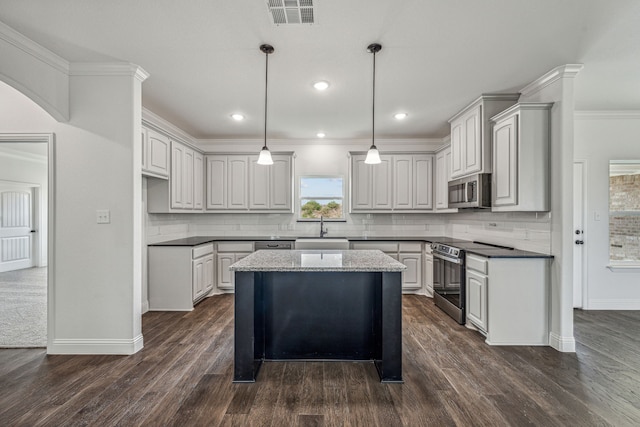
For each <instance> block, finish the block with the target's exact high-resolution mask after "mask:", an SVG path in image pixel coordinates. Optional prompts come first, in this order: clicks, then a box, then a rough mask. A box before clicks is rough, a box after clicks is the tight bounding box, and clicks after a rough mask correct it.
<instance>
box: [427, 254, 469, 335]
mask: <svg viewBox="0 0 640 427" xmlns="http://www.w3.org/2000/svg"><path fill="white" fill-rule="evenodd" d="M431 250H432V251H433V291H434V293H433V299H434V301H435V303H436V305H437V306H438V307H440V308H441V309H442V310H443V311H444V312H445V313H447V314H448V315H449V316H451V317H452V318H453V319H454V320H455V321H456V322H458V323H459V324H461V325H462V324H464V323H465V299H466V287H465V263H464V260H465V253H464V250H462V249H460V248H456V247H453V246H449V245H446V244H444V243H433V244H432V245H431Z"/></svg>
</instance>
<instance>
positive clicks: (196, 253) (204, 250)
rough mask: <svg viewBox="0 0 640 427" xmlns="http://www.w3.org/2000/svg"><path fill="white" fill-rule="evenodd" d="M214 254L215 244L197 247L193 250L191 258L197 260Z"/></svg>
mask: <svg viewBox="0 0 640 427" xmlns="http://www.w3.org/2000/svg"><path fill="white" fill-rule="evenodd" d="M212 253H213V243H207V244H206V245H200V246H196V247H195V248H193V249H192V250H191V258H192V259H196V258H200V257H201V256H205V255H208V254H212Z"/></svg>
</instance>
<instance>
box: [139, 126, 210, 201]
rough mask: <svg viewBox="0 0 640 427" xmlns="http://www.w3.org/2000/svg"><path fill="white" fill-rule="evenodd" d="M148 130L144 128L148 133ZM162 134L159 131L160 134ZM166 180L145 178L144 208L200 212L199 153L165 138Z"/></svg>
mask: <svg viewBox="0 0 640 427" xmlns="http://www.w3.org/2000/svg"><path fill="white" fill-rule="evenodd" d="M150 133H151V130H148V135H149V134H150ZM160 136H162V135H160ZM168 142H169V147H170V153H171V154H170V164H171V168H170V170H169V180H168V181H167V180H166V179H148V180H147V211H148V212H150V213H171V212H185V213H187V212H190V213H193V212H202V208H203V203H202V199H203V196H202V187H203V180H204V177H203V173H204V171H203V170H204V167H203V157H202V154H201V153H199V152H198V151H196V150H194V149H193V148H191V147H189V146H187V145H186V144H182V143H180V142H178V141H174V140H168Z"/></svg>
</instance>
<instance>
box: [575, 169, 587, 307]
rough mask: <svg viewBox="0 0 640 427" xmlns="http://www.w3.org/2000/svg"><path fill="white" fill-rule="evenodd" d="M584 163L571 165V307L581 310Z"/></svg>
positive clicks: (582, 299)
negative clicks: (572, 242)
mask: <svg viewBox="0 0 640 427" xmlns="http://www.w3.org/2000/svg"><path fill="white" fill-rule="evenodd" d="M584 167H585V165H584V163H583V162H575V163H574V164H573V241H574V244H573V307H574V308H582V307H583V301H584V296H583V292H584V253H585V248H584V246H585V236H584V210H585V203H584V194H585V193H584V186H585V182H584V177H585V176H584V172H585V170H584Z"/></svg>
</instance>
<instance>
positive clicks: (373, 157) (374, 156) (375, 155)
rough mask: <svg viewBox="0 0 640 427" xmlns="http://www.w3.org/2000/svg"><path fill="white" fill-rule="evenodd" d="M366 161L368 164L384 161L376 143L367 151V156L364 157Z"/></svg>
mask: <svg viewBox="0 0 640 427" xmlns="http://www.w3.org/2000/svg"><path fill="white" fill-rule="evenodd" d="M364 162H365V163H366V164H368V165H377V164H379V163H382V160H380V153H379V152H378V149H377V148H376V146H375V145H372V146H371V147H370V148H369V151H367V157H366V158H365V159H364Z"/></svg>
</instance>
